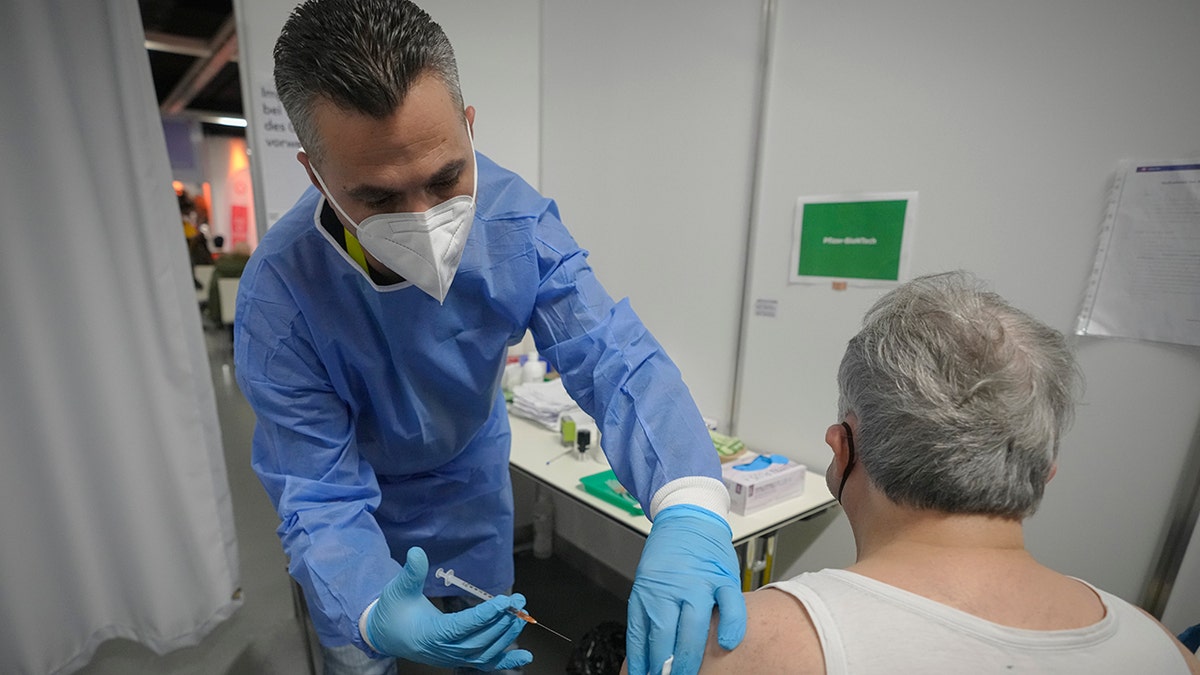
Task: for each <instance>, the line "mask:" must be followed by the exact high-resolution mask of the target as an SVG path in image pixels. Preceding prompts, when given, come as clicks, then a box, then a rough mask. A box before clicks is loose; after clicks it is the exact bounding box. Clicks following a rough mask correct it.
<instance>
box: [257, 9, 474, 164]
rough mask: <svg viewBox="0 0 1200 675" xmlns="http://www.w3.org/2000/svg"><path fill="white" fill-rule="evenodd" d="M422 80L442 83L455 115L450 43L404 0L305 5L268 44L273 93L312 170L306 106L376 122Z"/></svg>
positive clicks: (313, 140)
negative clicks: (328, 105)
mask: <svg viewBox="0 0 1200 675" xmlns="http://www.w3.org/2000/svg"><path fill="white" fill-rule="evenodd" d="M426 74H432V75H434V76H436V77H438V78H439V79H441V81H442V82H443V83H444V84H445V85H446V89H447V90H448V91H449V92H450V97H451V99H452V100H453V101H454V103H455V105H456V107H457V108H458V109H460V110H461V109H462V107H463V106H462V92H461V90H460V89H459V84H458V66H457V65H456V64H455V61H454V48H453V47H452V46H451V45H450V40H449V39H447V38H446V34H445V33H444V32H443V31H442V27H441V26H439V25H438V24H437V23H435V22H434V21H433V19H431V18H430V17H429V15H428V14H426V13H425V11H424V10H422V9H421V8H420V7H417V6H416V5H414V4H412V3H411V2H407V1H405V0H309V1H308V2H305V3H304V4H302V5H300V6H299V7H296V9H294V10H293V11H292V14H291V16H289V17H288V20H287V23H285V24H284V25H283V31H282V32H281V33H280V34H279V39H278V40H276V42H275V89H276V91H277V92H278V94H279V100H280V101H281V102H282V103H283V107H284V109H285V110H286V111H287V114H288V117H289V118H290V119H291V121H292V126H294V127H295V128H296V135H297V136H299V138H300V143H301V144H302V145H303V146H304V150H305V152H307V153H308V155H309V157H310V158H311V159H312V161H314V162H316V163H318V164H319V163H320V159H321V151H322V148H321V143H320V139H319V138H317V133H316V128H315V124H314V122H313V106H314V104H315V103H316V102H317V101H318V100H319V99H321V98H325V99H328V100H329V101H331V102H332V103H334V104H335V105H337V106H338V107H339V108H342V109H343V110H348V111H353V112H358V113H362V114H365V115H370V116H371V117H374V118H376V119H383V118H385V117H387V116H389V115H391V114H392V113H393V112H395V111H396V109H397V108H398V107H399V106H400V104H401V103H403V102H404V97H405V95H406V94H407V93H408V90H409V87H411V86H412V85H413V83H414V82H416V81H417V80H418V79H419V78H420V77H422V76H424V75H426Z"/></svg>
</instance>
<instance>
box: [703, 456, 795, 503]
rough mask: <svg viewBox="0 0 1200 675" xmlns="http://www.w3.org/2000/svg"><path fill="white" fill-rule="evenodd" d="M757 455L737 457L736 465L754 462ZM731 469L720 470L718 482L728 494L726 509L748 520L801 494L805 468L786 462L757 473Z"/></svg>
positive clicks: (772, 465) (727, 467)
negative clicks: (761, 511)
mask: <svg viewBox="0 0 1200 675" xmlns="http://www.w3.org/2000/svg"><path fill="white" fill-rule="evenodd" d="M757 457H758V455H756V454H754V453H752V452H747V453H746V454H745V455H743V456H742V457H739V458H738V459H739V461H738V462H737V463H736V464H737V465H741V464H746V463H749V462H752V461H754V460H755V459H757ZM733 467H734V465H731V464H725V465H723V466H722V467H721V478H722V480H724V482H725V487H726V489H728V490H729V509H730V510H731V511H733V512H734V513H736V514H738V515H739V516H747V515H750V514H751V513H754V512H755V511H758V510H760V509H763V508H766V507H768V506H771V505H773V504H778V503H779V502H781V501H783V500H785V499H788V498H789V497H795V496H797V495H802V494H804V472H805V469H804V465H803V464H798V463H796V462H793V461H791V460H788V462H787V463H786V464H783V463H773V464H768V465H767V466H766V467H765V468H762V469H759V470H757V471H741V470H738V469H735V468H733Z"/></svg>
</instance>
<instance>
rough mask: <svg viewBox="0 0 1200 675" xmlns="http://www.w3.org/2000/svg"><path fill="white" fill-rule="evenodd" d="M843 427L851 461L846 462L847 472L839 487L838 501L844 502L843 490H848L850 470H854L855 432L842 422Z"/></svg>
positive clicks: (844, 472) (843, 473)
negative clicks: (847, 483) (847, 482)
mask: <svg viewBox="0 0 1200 675" xmlns="http://www.w3.org/2000/svg"><path fill="white" fill-rule="evenodd" d="M842 427H843V428H845V430H846V445H849V446H850V461H849V462H846V470H845V471H843V472H842V484H841V485H839V486H838V493H837V500H838V501H839V502H841V501H842V490H845V489H846V479H848V478H849V477H850V469H853V468H854V432H852V431H850V425H849V424H847V423H845V422H842Z"/></svg>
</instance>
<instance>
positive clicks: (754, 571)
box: [509, 415, 837, 591]
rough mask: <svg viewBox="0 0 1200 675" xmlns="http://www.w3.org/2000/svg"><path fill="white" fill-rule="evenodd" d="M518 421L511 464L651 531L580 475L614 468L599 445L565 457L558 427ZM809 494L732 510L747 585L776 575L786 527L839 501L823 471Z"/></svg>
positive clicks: (811, 478) (808, 486)
mask: <svg viewBox="0 0 1200 675" xmlns="http://www.w3.org/2000/svg"><path fill="white" fill-rule="evenodd" d="M509 424H510V426H511V427H512V453H511V455H510V457H509V465H510V466H511V467H512V468H513V469H514V470H515V471H517V472H519V473H521V474H522V475H524V476H527V477H528V478H530V479H532V480H533V481H535V482H536V483H537V484H539V485H544V486H547V487H549V488H551V489H553V490H555V491H556V492H558V493H560V494H563V495H565V496H567V497H570V498H571V499H574V500H576V501H578V502H580V503H582V504H584V505H586V506H587V507H588V508H589V509H590V510H592V511H594V512H595V513H596V514H597V515H598V516H600V517H605V518H608V519H610V520H612V521H615V522H617V523H619V524H620V525H622V526H624V527H626V528H628V529H630V530H632V531H634V532H636V533H637V534H639V535H641V536H642V537H645V536H646V535H649V534H650V525H651V523H650V520H649V519H647V518H646V517H645V516H634V515H631V514H630V513H629V512H627V511H625V510H623V509H621V508H619V507H617V506H614V505H612V504H609V503H608V502H606V501H604V500H603V499H600V498H599V497H595V496H593V495H591V494H589V493H588V492H586V491H585V490H584V489H583V486H582V485H580V483H579V479H580V478H582V477H584V476H587V475H591V474H593V473H597V472H599V471H604V470H606V469H608V468H609V465H608V462H607V461H606V460H605V459H604V455H603V453H601V452H600V451H599V449H598V448H597V449H594V450H592V451H589V453H588V459H586V460H583V461H580V460H578V459H576V458H574V457H563V458H561V459H558V460H556V461H553V462H550V463H549V464H547V463H546V462H547V461H549V460H551V459H554V458H555V457H558V456H559V455H562V454H563V452H564V451H565V450H566V449H567V448H565V447H564V446H563V445H562V443H561V441H560V436H559V434H558V433H556V432H553V431H550V430H548V429H546V428H545V427H542V426H540V425H538V424H536V423H534V422H531V421H529V420H527V419H524V418H521V417H516V416H514V415H509ZM804 480H805V484H804V494H802V495H799V496H797V497H793V498H791V499H787V500H785V501H783V502H780V503H779V504H775V505H774V506H768V507H766V508H764V509H762V510H761V511H755V512H754V513H752V514H750V515H748V516H739V515H737V514H733V513H731V514H729V526H730V528H731V529H732V530H733V546H734V548H735V549H737V551H738V556H739V559H740V561H741V565H742V590H744V591H751V590H754V589H755V588H758V587H759V586H762V585H765V584H768V583H770V582H771V580H772V573H773V563H774V556H775V540H776V536H777V535H778V533H779V530H780V529H782V528H783V527H785V526H787V525H789V524H791V523H795V522H798V521H802V520H808V519H810V518H813V517H815V516H817V515H819V514H821V513H823V512H825V511H826V510H828V509H829V508H831V507H833V505H834V504H836V503H837V500H835V499H834V498H833V495H832V494H830V492H829V488H828V487H826V486H825V477H824V475H823V474H822V473H819V472H814V471H808V472H806V474H805V477H804Z"/></svg>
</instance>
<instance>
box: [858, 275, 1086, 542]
mask: <svg viewBox="0 0 1200 675" xmlns="http://www.w3.org/2000/svg"><path fill="white" fill-rule="evenodd" d="M1079 382H1080V378H1079V370H1078V367H1077V366H1076V364H1075V358H1074V354H1073V352H1072V350H1071V349H1070V348H1069V346H1068V344H1067V341H1066V338H1065V337H1064V336H1063V335H1062V333H1060V332H1058V331H1056V330H1054V329H1053V328H1050V327H1049V326H1047V325H1045V324H1043V323H1041V322H1040V321H1037V320H1036V319H1034V318H1033V317H1031V316H1029V315H1027V314H1025V313H1024V312H1021V311H1020V310H1018V309H1016V308H1014V307H1012V306H1010V305H1009V304H1008V303H1006V302H1005V301H1004V299H1003V298H1001V297H1000V296H998V295H996V294H995V293H991V292H988V291H985V290H983V287H982V285H981V284H980V282H979V281H978V280H977V279H975V277H973V276H971V275H970V274H967V273H964V272H950V273H946V274H940V275H932V276H926V277H920V278H917V279H914V280H912V281H910V282H908V283H905V284H904V285H902V286H900V287H898V288H896V289H894V290H892V291H891V292H889V293H888V294H887V295H885V296H883V298H881V299H880V300H879V301H878V302H876V303H875V305H874V306H873V307H872V308H871V309H870V311H868V312H867V315H866V317H865V318H864V319H863V328H862V330H861V331H859V333H858V334H857V335H855V336H854V337H853V338H852V339H851V340H850V343H849V345H848V346H847V347H846V353H845V356H843V358H842V363H841V366H840V368H839V369H838V388H839V391H840V395H839V400H838V412H839V415H840V416H841V417H843V418H844V417H845V416H846V415H847V414H850V413H853V414H854V415H855V416H856V417H857V418H858V428H857V430H856V432H855V449H856V451H857V453H858V458H859V462H860V463H861V464H862V466H863V468H864V469H865V470H866V473H867V475H868V477H869V478H870V480H871V482H872V483H874V484H875V485H876V486H877V487H878V488H879V489H880V490H881V491H882V492H883V493H884V494H885V495H887V497H888V498H889V499H891V500H892V501H893V502H896V503H898V504H903V505H906V506H910V507H914V508H921V509H932V510H937V511H943V512H947V513H969V514H986V515H993V516H1001V517H1006V518H1013V519H1022V518H1025V517H1028V516H1030V515H1032V514H1033V512H1034V511H1035V510H1036V509H1037V507H1038V504H1039V502H1041V499H1042V492H1043V489H1044V488H1045V485H1046V481H1047V480H1049V477H1050V470H1051V467H1052V466H1053V464H1054V462H1055V460H1056V459H1057V457H1058V444H1059V438H1060V436H1061V435H1062V433H1063V432H1064V431H1065V430H1066V428H1067V426H1068V425H1069V424H1070V421H1071V415H1072V412H1073V409H1074V400H1075V396H1076V389H1077V387H1078V385H1079Z"/></svg>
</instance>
